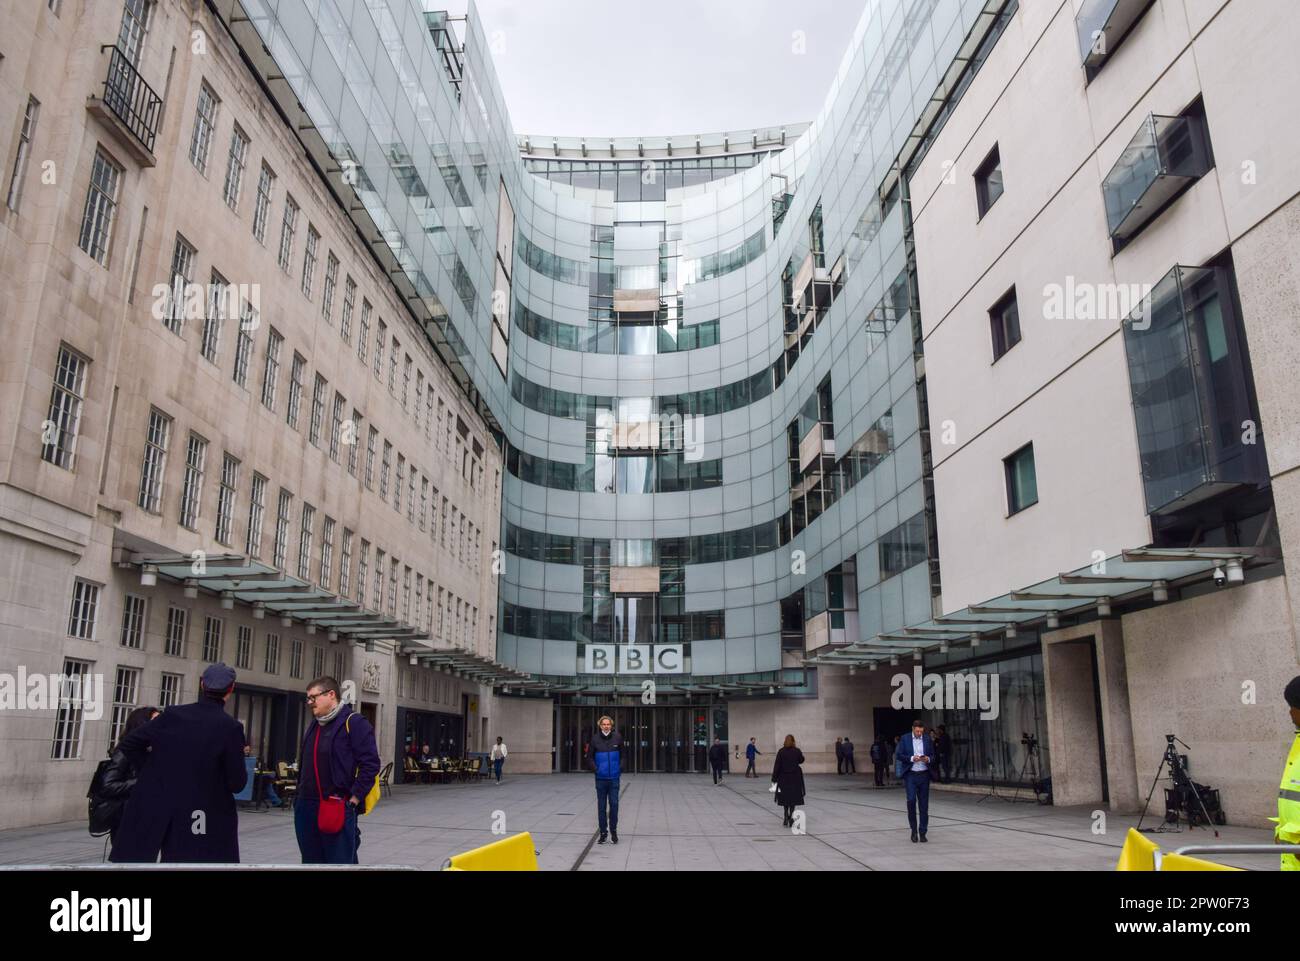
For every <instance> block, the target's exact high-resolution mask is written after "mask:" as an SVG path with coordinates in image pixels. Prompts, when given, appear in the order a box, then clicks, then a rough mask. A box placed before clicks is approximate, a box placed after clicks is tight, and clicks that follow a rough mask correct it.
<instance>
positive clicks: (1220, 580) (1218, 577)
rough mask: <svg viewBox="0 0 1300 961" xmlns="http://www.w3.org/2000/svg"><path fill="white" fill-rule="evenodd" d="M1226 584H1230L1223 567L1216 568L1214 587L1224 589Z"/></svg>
mask: <svg viewBox="0 0 1300 961" xmlns="http://www.w3.org/2000/svg"><path fill="white" fill-rule="evenodd" d="M1226 583H1228V575H1227V573H1226V572H1225V571H1224V570H1223V568H1222V567H1216V568H1215V569H1214V586H1215V587H1222V586H1223V585H1224V584H1226Z"/></svg>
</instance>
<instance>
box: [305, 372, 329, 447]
mask: <svg viewBox="0 0 1300 961" xmlns="http://www.w3.org/2000/svg"><path fill="white" fill-rule="evenodd" d="M325 388H326V380H325V378H324V377H322V376H321V375H320V374H317V375H316V383H315V386H313V387H312V391H311V423H310V424H309V425H308V427H307V440H308V441H309V442H310V443H311V444H312V445H313V446H315V447H319V446H320V431H321V425H322V424H323V423H324V421H325Z"/></svg>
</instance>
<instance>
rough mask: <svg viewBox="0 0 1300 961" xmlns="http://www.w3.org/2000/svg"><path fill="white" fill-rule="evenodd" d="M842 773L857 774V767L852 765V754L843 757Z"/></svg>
mask: <svg viewBox="0 0 1300 961" xmlns="http://www.w3.org/2000/svg"><path fill="white" fill-rule="evenodd" d="M844 773H845V774H857V773H858V766H857V765H856V764H854V763H853V755H852V754H846V755H844Z"/></svg>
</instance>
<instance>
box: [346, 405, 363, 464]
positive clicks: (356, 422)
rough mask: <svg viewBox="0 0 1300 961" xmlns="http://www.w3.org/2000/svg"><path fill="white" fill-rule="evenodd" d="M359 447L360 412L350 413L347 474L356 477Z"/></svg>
mask: <svg viewBox="0 0 1300 961" xmlns="http://www.w3.org/2000/svg"><path fill="white" fill-rule="evenodd" d="M360 446H361V411H359V410H355V409H354V410H353V411H352V433H351V436H350V437H349V438H348V473H349V474H351V475H352V476H353V477H356V476H357V448H358V447H360Z"/></svg>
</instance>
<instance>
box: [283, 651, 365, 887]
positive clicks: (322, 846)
mask: <svg viewBox="0 0 1300 961" xmlns="http://www.w3.org/2000/svg"><path fill="white" fill-rule="evenodd" d="M307 705H308V707H310V708H311V714H312V718H313V723H311V724H310V725H308V727H307V731H306V733H305V734H304V735H303V739H302V748H301V750H300V752H299V757H300V760H299V762H298V770H299V772H300V773H299V775H298V799H297V801H296V802H295V804H294V806H293V818H294V830H295V832H296V833H297V836H298V851H299V853H301V855H302V863H303V864H357V863H359V861H358V859H357V857H358V852H359V850H360V848H361V830H360V828H359V827H358V826H357V816H358V815H360V814H363V813H365V810H366V808H365V807H364V805H365V802H366V798H367V797H368V796H369V795H370V793H371V791H372V789H373V788H374V786H375V777H376V775H378V774H379V748H378V747H377V746H376V744H375V729H374V728H373V727H371V725H370V722H369V721H367V720H366V719H365V718H364V717H363V716H362V715H361V714H359V713H358V712H357V711H355V710H353V708H352V705H351V704H346V703H344V702H343V701H342V700H341V699H340V697H339V682H338V681H336V680H335V679H334V678H332V677H330V676H329V675H325V676H323V677H318V678H316V679H315V680H314V681H312V682H311V683H310V684H308V685H307Z"/></svg>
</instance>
